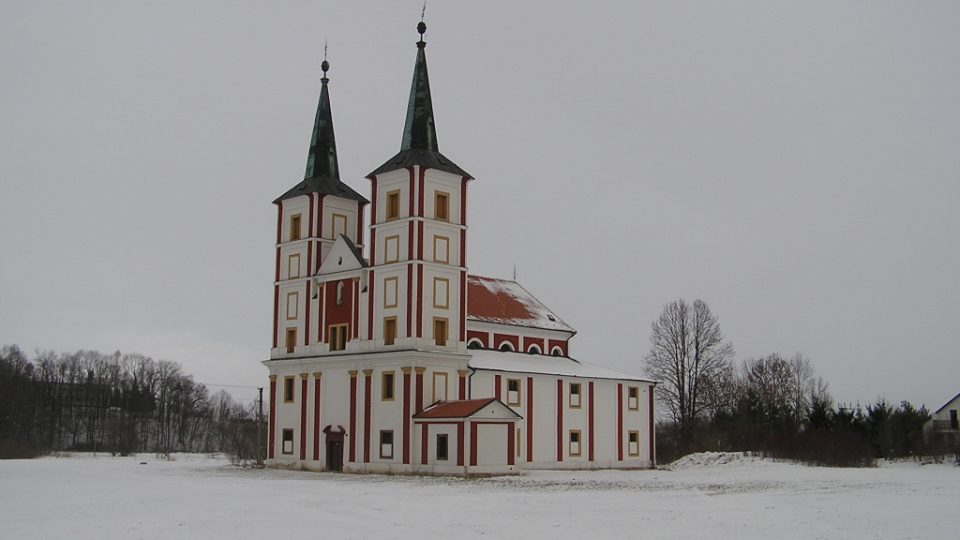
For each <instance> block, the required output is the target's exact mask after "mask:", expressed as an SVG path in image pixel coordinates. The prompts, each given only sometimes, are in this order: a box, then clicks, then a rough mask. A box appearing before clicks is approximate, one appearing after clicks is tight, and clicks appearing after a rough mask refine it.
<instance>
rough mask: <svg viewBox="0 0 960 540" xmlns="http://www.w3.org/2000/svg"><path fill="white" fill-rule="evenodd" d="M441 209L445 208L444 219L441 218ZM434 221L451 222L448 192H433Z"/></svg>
mask: <svg viewBox="0 0 960 540" xmlns="http://www.w3.org/2000/svg"><path fill="white" fill-rule="evenodd" d="M441 199H443V204H442V205H441V204H440V200H441ZM439 208H443V217H441V216H440V213H441V212H439V211H438V209H439ZM433 219H435V220H437V221H446V222H448V223H449V222H450V194H449V193H448V192H446V191H440V190H435V191H434V192H433Z"/></svg>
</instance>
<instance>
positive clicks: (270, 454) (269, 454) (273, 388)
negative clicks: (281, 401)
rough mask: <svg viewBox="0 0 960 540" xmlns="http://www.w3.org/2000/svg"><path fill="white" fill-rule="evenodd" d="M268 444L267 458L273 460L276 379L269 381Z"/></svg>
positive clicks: (275, 429)
mask: <svg viewBox="0 0 960 540" xmlns="http://www.w3.org/2000/svg"><path fill="white" fill-rule="evenodd" d="M269 431H270V442H269V443H268V444H267V457H268V458H270V459H273V445H274V443H275V441H276V439H277V379H276V378H272V379H270V429H269Z"/></svg>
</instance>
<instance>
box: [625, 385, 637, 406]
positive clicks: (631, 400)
mask: <svg viewBox="0 0 960 540" xmlns="http://www.w3.org/2000/svg"><path fill="white" fill-rule="evenodd" d="M631 394H634V395H631ZM627 410H628V411H639V410H640V387H639V386H628V387H627Z"/></svg>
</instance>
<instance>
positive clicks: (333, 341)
mask: <svg viewBox="0 0 960 540" xmlns="http://www.w3.org/2000/svg"><path fill="white" fill-rule="evenodd" d="M327 342H328V343H329V344H330V350H331V351H342V350H344V349H346V348H347V325H345V324H331V325H330V326H329V327H328V329H327Z"/></svg>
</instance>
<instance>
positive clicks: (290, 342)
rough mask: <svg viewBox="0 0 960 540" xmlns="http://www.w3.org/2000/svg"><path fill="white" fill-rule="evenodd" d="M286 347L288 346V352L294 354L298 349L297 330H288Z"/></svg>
mask: <svg viewBox="0 0 960 540" xmlns="http://www.w3.org/2000/svg"><path fill="white" fill-rule="evenodd" d="M284 345H286V346H287V352H288V353H292V352H293V351H294V349H296V347H297V329H296V328H287V336H286V341H285V343H284Z"/></svg>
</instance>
